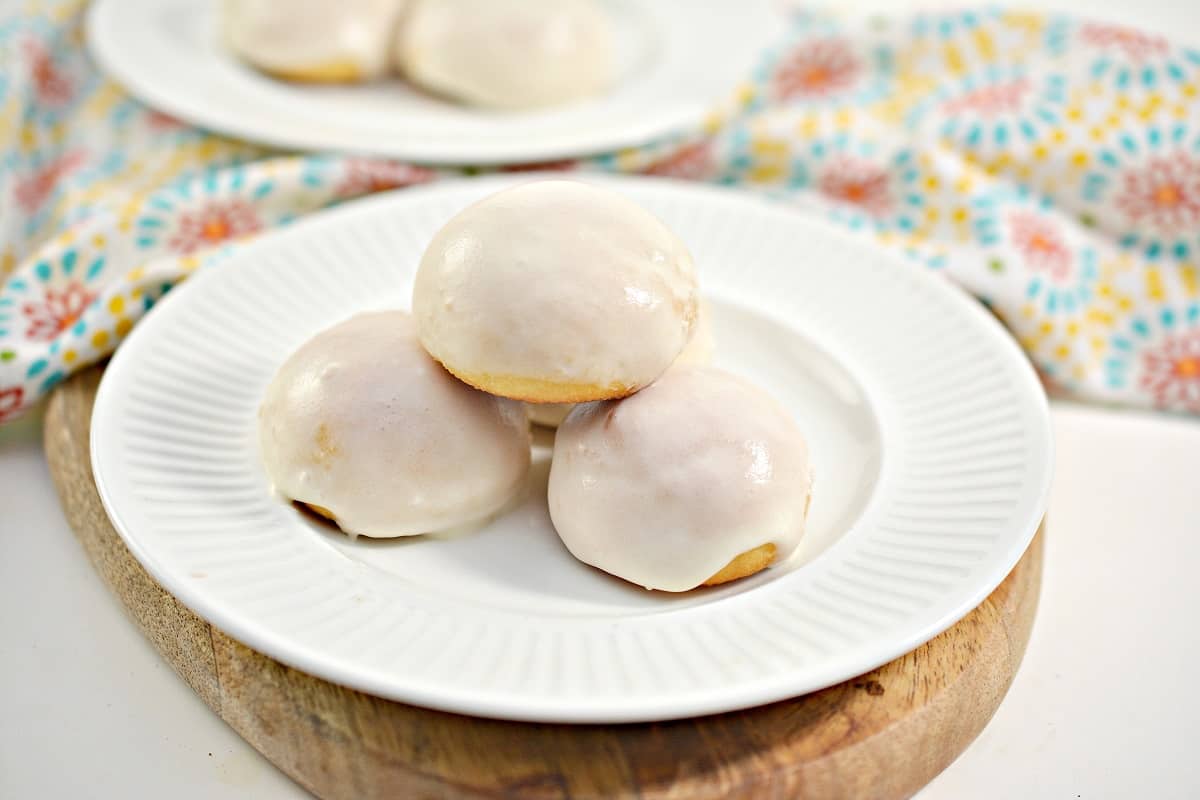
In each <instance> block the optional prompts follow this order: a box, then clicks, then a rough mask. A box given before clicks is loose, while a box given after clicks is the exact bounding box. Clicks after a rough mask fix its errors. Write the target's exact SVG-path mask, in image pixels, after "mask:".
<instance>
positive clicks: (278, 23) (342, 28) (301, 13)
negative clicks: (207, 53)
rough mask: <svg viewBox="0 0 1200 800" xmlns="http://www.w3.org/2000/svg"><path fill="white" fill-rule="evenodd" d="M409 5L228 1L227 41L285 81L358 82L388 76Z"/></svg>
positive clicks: (392, 1)
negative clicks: (398, 29)
mask: <svg viewBox="0 0 1200 800" xmlns="http://www.w3.org/2000/svg"><path fill="white" fill-rule="evenodd" d="M404 5H405V0H339V2H336V3H335V2H328V0H288V1H287V2H280V0H225V2H224V6H223V9H222V11H223V24H224V31H225V40H226V41H227V42H228V43H229V46H230V48H231V49H232V50H233V52H234V53H235V54H237V56H238V57H239V58H241V59H242V60H244V61H246V62H247V63H249V64H251V65H253V66H254V67H256V68H258V69H260V70H262V71H263V72H266V73H269V74H271V75H274V76H276V77H279V78H283V79H285V80H293V81H303V82H308V83H353V82H357V81H366V80H371V79H373V78H377V77H379V76H380V75H383V74H384V73H385V72H386V71H387V69H388V61H389V50H390V48H391V42H392V39H393V38H394V36H395V33H394V31H395V28H396V23H397V20H398V19H399V16H400V13H401V11H402V10H403V7H404Z"/></svg>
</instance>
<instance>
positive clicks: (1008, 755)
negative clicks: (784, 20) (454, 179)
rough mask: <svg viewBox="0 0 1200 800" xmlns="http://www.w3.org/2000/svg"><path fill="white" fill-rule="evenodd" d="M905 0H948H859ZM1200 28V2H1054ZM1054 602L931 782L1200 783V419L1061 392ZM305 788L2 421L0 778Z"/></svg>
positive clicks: (243, 791) (1057, 791) (83, 793)
mask: <svg viewBox="0 0 1200 800" xmlns="http://www.w3.org/2000/svg"><path fill="white" fill-rule="evenodd" d="M839 5H841V6H842V7H848V8H853V9H862V10H870V11H884V10H887V11H893V10H897V9H898V8H900V7H903V6H905V5H909V6H917V5H919V6H923V7H934V6H947V5H961V3H956V2H953V0H935V1H934V2H930V1H929V0H925V2H906V3H905V2H889V1H888V0H857V1H856V2H850V3H841V4H839ZM1036 5H1037V6H1038V7H1041V8H1047V7H1049V8H1055V9H1064V10H1074V11H1082V12H1084V13H1088V14H1091V15H1098V16H1101V17H1108V18H1111V19H1114V20H1116V21H1122V22H1126V23H1131V24H1140V25H1142V26H1143V27H1147V28H1150V29H1155V30H1159V31H1161V32H1164V33H1168V34H1170V35H1173V36H1176V37H1183V38H1185V39H1187V40H1189V41H1193V42H1200V7H1198V6H1196V4H1195V3H1194V2H1192V0H1139V2H1122V1H1121V0H1055V1H1054V2H1049V3H1037V4H1036ZM1054 422H1055V436H1056V440H1057V446H1058V464H1057V468H1056V476H1055V486H1054V491H1053V494H1052V496H1051V503H1050V516H1049V522H1048V535H1047V538H1046V553H1045V577H1044V583H1043V590H1042V597H1041V608H1040V610H1039V612H1038V618H1037V622H1036V624H1035V626H1034V630H1033V637H1032V640H1031V642H1030V645H1029V650H1028V652H1027V654H1026V656H1025V661H1024V664H1023V665H1022V667H1021V670H1020V672H1019V673H1018V675H1017V678H1016V680H1015V682H1014V683H1013V687H1012V689H1011V691H1010V692H1009V695H1008V697H1007V698H1006V699H1005V701H1004V703H1003V704H1002V705H1001V707H1000V710H999V711H998V712H997V714H996V716H995V718H994V719H993V720H992V722H991V724H989V725H988V727H987V728H986V729H985V730H984V732H983V733H982V734H981V735H980V737H979V738H978V739H977V740H976V741H975V743H974V744H972V745H971V747H970V748H968V749H967V751H966V752H965V753H964V754H963V755H962V756H961V757H960V758H959V759H958V760H957V761H956V762H955V763H954V764H952V765H951V766H950V768H949V769H947V770H946V771H945V772H944V773H943V774H942V775H941V776H939V777H938V778H937V779H936V780H935V781H934V782H933V783H932V784H930V785H929V786H928V787H927V788H926V789H925V790H924V791H922V792H921V793H920V795H919V800H961V799H962V798H973V799H976V798H977V799H979V800H989V799H990V798H996V799H997V800H999V799H1000V798H1005V799H1006V798H1015V797H1021V798H1087V800H1095V799H1096V798H1134V797H1146V798H1156V800H1172V799H1173V798H1179V800H1194V798H1197V797H1200V759H1197V758H1196V757H1195V755H1194V751H1195V743H1196V742H1197V741H1200V691H1197V690H1196V688H1195V679H1194V677H1193V675H1194V673H1195V671H1196V669H1197V660H1198V659H1200V621H1198V620H1197V611H1198V610H1200V580H1198V579H1197V578H1196V574H1197V568H1198V567H1200V422H1196V421H1193V420H1185V419H1179V418H1171V417H1164V416H1156V415H1152V414H1142V413H1133V412H1121V411H1106V410H1098V409H1089V408H1083V407H1078V406H1072V405H1064V404H1058V405H1056V406H1055V408H1054ZM117 796H121V797H158V796H169V797H171V798H172V800H191V799H192V798H197V799H199V798H203V799H204V800H223V799H224V798H246V797H253V798H256V800H278V799H280V798H301V797H307V794H306V793H305V792H304V791H303V790H302V789H300V788H299V787H298V786H297V785H296V784H294V783H292V782H291V781H290V780H289V779H288V778H287V777H285V776H284V775H283V774H282V773H280V772H278V771H277V770H276V769H275V768H274V767H272V766H271V765H270V764H269V763H268V762H267V761H266V760H265V759H263V758H262V757H261V756H259V755H258V754H257V753H256V752H255V751H254V750H253V749H252V748H251V747H250V746H249V745H247V744H246V743H245V742H243V741H242V740H241V739H240V738H239V737H238V736H237V735H236V734H235V733H234V732H233V731H232V730H231V729H229V728H228V727H226V726H225V724H224V723H223V722H221V721H220V719H218V718H217V717H216V716H215V715H214V714H212V713H211V712H210V711H209V710H208V708H207V707H206V706H205V705H204V704H203V703H202V702H201V701H200V699H199V698H198V697H196V696H195V695H194V694H193V693H192V692H191V690H189V689H188V687H187V685H186V684H185V683H184V682H183V681H182V680H181V679H180V678H179V677H177V676H176V675H175V673H174V672H172V671H171V669H170V667H168V666H167V665H166V664H165V663H164V662H163V661H162V659H161V658H159V656H158V654H157V653H156V652H155V651H154V650H153V648H152V647H151V646H150V645H149V643H148V642H147V641H146V640H145V639H144V638H143V637H142V636H141V634H140V633H139V632H138V631H137V629H136V628H135V627H134V626H133V624H132V623H131V622H129V621H128V619H127V618H126V617H125V616H124V614H123V613H122V610H121V607H120V605H119V604H118V603H117V601H116V600H115V599H114V598H113V596H112V595H111V594H109V593H108V591H107V590H106V589H105V587H104V585H103V583H102V582H101V580H100V578H99V577H98V576H97V575H96V573H95V572H94V571H93V570H92V569H91V567H90V565H89V564H88V562H87V559H86V557H85V556H84V553H83V549H82V547H81V546H80V545H79V544H78V543H77V542H76V540H75V539H74V537H73V535H72V534H71V532H70V530H69V529H68V527H67V524H66V521H65V520H64V518H63V516H62V512H61V511H60V510H59V507H58V500H57V497H56V496H55V494H54V488H53V486H52V484H51V481H50V477H49V473H48V471H47V468H46V463H45V459H44V457H43V455H42V451H41V424H40V420H39V419H38V418H37V417H36V416H35V417H33V418H30V419H27V420H23V421H21V422H19V423H17V424H15V425H10V426H7V427H3V428H0V798H60V797H62V798H83V797H88V798H92V797H117Z"/></svg>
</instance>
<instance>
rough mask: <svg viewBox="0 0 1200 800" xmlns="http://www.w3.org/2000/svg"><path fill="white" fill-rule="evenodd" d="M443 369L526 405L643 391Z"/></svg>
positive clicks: (582, 400)
mask: <svg viewBox="0 0 1200 800" xmlns="http://www.w3.org/2000/svg"><path fill="white" fill-rule="evenodd" d="M442 366H443V367H445V368H446V370H447V371H448V372H449V373H450V374H451V375H453V376H454V377H456V378H458V379H459V380H460V381H462V382H463V383H465V384H467V385H469V386H474V387H475V388H476V389H479V390H481V391H484V392H487V393H488V394H494V395H499V396H500V397H508V398H511V399H513V400H524V401H525V402H526V403H588V402H591V401H593V400H616V399H618V398H621V397H626V396H628V395H631V394H633V393H634V392H636V391H637V390H638V389H640V388H641V387H640V386H630V385H629V384H625V383H609V384H598V383H565V382H562V381H548V380H543V379H541V378H525V377H521V376H519V375H493V374H490V373H485V372H480V373H472V372H462V371H460V370H456V369H454V368H452V367H450V366H449V365H448V364H445V363H443V364H442Z"/></svg>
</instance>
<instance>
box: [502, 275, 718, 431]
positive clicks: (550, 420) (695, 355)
mask: <svg viewBox="0 0 1200 800" xmlns="http://www.w3.org/2000/svg"><path fill="white" fill-rule="evenodd" d="M711 313H712V312H711V311H710V310H709V307H708V303H707V302H705V300H704V298H701V299H700V303H699V305H698V306H697V307H696V321H695V322H694V323H693V324H692V335H691V338H689V339H688V343H687V344H686V345H685V346H684V348H683V352H682V353H680V354H679V357H678V358H676V359H675V363H674V364H672V365H671V366H672V367H677V366H679V365H681V364H709V363H711V362H712V355H713V337H712V324H711V323H710V322H709V317H710V315H711ZM575 405H576V404H575V403H526V404H525V410H526V411H527V412H528V413H529V421H530V422H532V423H534V424H535V425H541V426H542V427H544V428H557V427H558V426H559V425H561V424H562V421H563V420H564V419H566V418H567V414H570V413H571V409H572V408H574V407H575Z"/></svg>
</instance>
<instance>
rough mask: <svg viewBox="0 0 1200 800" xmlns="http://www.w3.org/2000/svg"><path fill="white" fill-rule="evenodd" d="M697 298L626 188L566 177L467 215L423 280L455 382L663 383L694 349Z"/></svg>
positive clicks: (426, 313) (445, 233) (421, 317)
mask: <svg viewBox="0 0 1200 800" xmlns="http://www.w3.org/2000/svg"><path fill="white" fill-rule="evenodd" d="M696 303H697V297H696V276H695V271H694V268H693V266H692V257H691V255H690V254H689V253H688V251H687V248H686V247H685V246H684V244H683V242H681V241H680V240H679V238H678V237H677V236H675V234H673V233H671V231H670V230H668V229H667V227H666V226H665V225H663V224H662V223H661V222H660V221H659V220H658V219H656V218H655V217H654V216H652V215H651V214H650V213H649V212H647V211H645V210H643V209H642V208H641V207H640V206H638V205H636V204H635V203H633V202H632V201H630V200H627V199H626V198H625V197H623V196H621V195H619V194H617V193H616V192H613V191H610V190H608V189H600V188H596V187H594V186H588V185H587V184H583V183H577V182H574V181H563V180H543V181H535V182H532V183H527V184H522V185H520V186H516V187H513V188H511V189H506V190H504V191H501V192H498V193H496V194H494V195H491V196H490V197H487V198H485V199H483V200H481V201H480V202H478V203H476V204H475V205H473V206H470V207H469V208H467V209H465V210H464V211H462V212H460V213H459V214H457V215H456V216H455V217H454V218H453V219H451V220H450V221H449V222H448V223H446V225H445V227H443V228H442V229H441V230H440V231H438V233H437V234H436V235H435V236H434V237H433V241H432V242H430V244H429V247H428V248H427V249H426V251H425V254H424V256H422V258H421V265H420V268H419V269H418V270H417V276H416V281H415V284H414V286H413V314H414V316H415V317H416V320H417V330H418V332H419V333H420V336H421V342H422V344H424V345H425V348H426V349H427V350H428V351H429V352H430V354H431V355H433V357H434V358H436V359H438V360H439V361H441V362H442V363H443V364H445V365H446V366H447V367H449V368H450V370H451V371H452V372H454V373H455V374H457V375H459V376H460V377H461V376H464V375H504V376H516V377H519V378H523V379H533V380H541V381H549V382H556V383H560V384H570V385H579V386H585V385H586V386H611V385H614V384H620V385H622V386H625V387H630V388H636V387H641V386H645V385H646V384H648V383H650V381H652V380H654V379H655V378H657V377H658V376H659V375H661V374H662V373H663V371H664V370H665V369H666V368H667V367H668V366H670V364H671V362H673V361H674V360H675V357H676V356H678V355H679V352H680V351H681V350H682V349H683V347H684V345H685V344H686V343H687V340H688V337H689V336H690V333H691V326H692V321H693V319H694V318H695V316H696ZM541 396H545V395H541ZM606 396H612V395H611V394H592V395H589V396H585V397H581V398H579V399H593V398H598V397H606ZM546 399H548V400H565V399H573V398H572V397H561V396H560V397H547V398H546Z"/></svg>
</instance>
